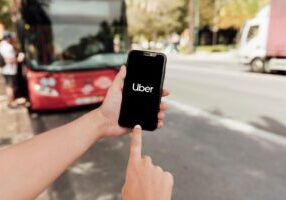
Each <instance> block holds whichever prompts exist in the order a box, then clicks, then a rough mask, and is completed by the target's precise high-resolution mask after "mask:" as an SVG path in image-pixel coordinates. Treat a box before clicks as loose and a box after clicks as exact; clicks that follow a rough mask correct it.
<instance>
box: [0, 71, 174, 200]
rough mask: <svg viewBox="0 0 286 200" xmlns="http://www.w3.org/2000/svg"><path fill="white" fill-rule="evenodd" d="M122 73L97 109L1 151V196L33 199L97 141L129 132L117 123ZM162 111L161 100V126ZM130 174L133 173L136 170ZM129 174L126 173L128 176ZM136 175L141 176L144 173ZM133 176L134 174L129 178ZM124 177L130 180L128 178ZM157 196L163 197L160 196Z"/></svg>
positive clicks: (6, 199) (163, 108)
mask: <svg viewBox="0 0 286 200" xmlns="http://www.w3.org/2000/svg"><path fill="white" fill-rule="evenodd" d="M125 75H126V69H125V67H122V68H121V70H120V72H119V73H118V74H117V76H116V77H115V80H114V81H113V84H112V86H111V87H110V88H109V90H108V92H107V95H106V98H105V100H104V102H103V104H102V106H101V107H100V108H98V109H96V110H94V111H91V112H90V113H88V114H86V115H84V116H83V117H81V118H79V119H77V120H75V121H73V122H71V123H69V124H66V125H64V126H61V127H59V128H56V129H54V130H50V131H48V132H46V133H44V134H40V135H37V136H35V137H33V138H32V139H30V140H27V141H25V142H23V143H20V144H17V145H14V146H11V147H9V148H6V149H4V150H1V151H0V194H1V199H5V200H10V199H11V200H18V199H19V200H30V199H35V198H36V197H37V196H38V195H39V194H40V193H41V192H43V191H44V190H45V189H46V188H47V187H48V186H49V185H50V184H52V183H53V182H54V181H55V180H56V179H57V178H58V177H59V176H60V175H61V174H62V173H63V172H64V171H65V170H66V169H67V168H68V167H69V166H70V165H71V164H72V163H74V162H75V161H76V160H77V159H78V158H80V156H82V155H83V154H84V153H85V152H86V151H87V150H88V149H89V148H90V147H91V146H92V145H93V144H94V143H96V142H97V141H98V140H100V139H102V138H108V137H116V136H121V135H124V134H126V133H128V132H130V130H129V129H126V128H122V127H120V126H119V125H118V118H119V112H120V105H121V101H122V87H123V81H124V78H125ZM168 94H169V92H168V91H167V90H164V91H163V95H162V96H167V95H168ZM164 110H166V105H165V104H163V103H162V104H161V105H160V112H159V113H158V118H159V121H158V128H160V127H162V126H163V119H164ZM129 168H130V167H129ZM131 169H132V168H131ZM140 170H147V171H150V169H149V168H144V167H142V168H140ZM128 171H130V170H128ZM159 174H160V173H158V175H156V176H158V178H159V180H161V175H159ZM133 175H134V176H137V173H134V174H133ZM146 175H147V173H146ZM131 176H132V175H129V176H128V177H131ZM140 176H141V177H143V176H144V173H142V174H141V175H140ZM135 179H136V177H134V178H133V179H132V180H135ZM128 180H130V179H129V178H128V179H127V181H128ZM164 180H165V179H164ZM145 181H146V183H145V185H147V184H148V183H149V182H150V181H149V180H148V177H147V178H145V179H142V178H141V179H140V183H141V182H145ZM127 185H130V186H131V184H130V181H128V184H127ZM124 188H125V191H127V192H129V191H130V192H132V193H130V194H133V192H135V191H134V188H133V189H130V190H129V189H128V186H126V184H125V187H124ZM137 189H138V191H137V194H138V196H140V195H141V193H142V194H143V193H144V192H145V191H143V190H141V189H140V188H139V187H137ZM139 190H140V191H139ZM152 191H153V190H152ZM153 192H154V191H153ZM157 192H158V191H157ZM169 192H170V191H169ZM148 194H149V193H148ZM143 196H144V195H143ZM145 196H146V195H145ZM160 199H162V200H165V199H163V198H160Z"/></svg>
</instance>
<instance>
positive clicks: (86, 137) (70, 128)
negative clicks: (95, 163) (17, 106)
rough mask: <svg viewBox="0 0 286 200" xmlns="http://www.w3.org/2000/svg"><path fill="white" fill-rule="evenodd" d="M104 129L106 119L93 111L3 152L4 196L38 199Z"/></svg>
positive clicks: (0, 190)
mask: <svg viewBox="0 0 286 200" xmlns="http://www.w3.org/2000/svg"><path fill="white" fill-rule="evenodd" d="M103 132H104V121H103V119H102V118H101V117H100V116H99V114H98V112H97V111H93V112H92V113H89V114H87V115H85V116H83V117H82V118H80V119H78V120H76V121H74V122H72V123H70V124H67V125H65V126H62V127H59V128H57V129H54V130H51V131H48V132H46V133H44V134H41V135H38V136H36V137H34V138H32V139H30V140H28V141H26V142H24V143H21V144H18V145H15V146H13V147H11V148H8V149H5V150H3V151H1V152H0V194H1V198H3V199H13V200H14V199H15V200H16V199H33V198H35V197H36V196H37V195H39V193H41V192H42V191H43V190H44V189H45V188H46V187H48V185H50V184H51V183H52V182H53V181H54V180H55V179H56V178H57V177H58V176H59V175H60V174H61V173H63V172H64V170H65V169H66V168H68V166H69V165H71V164H72V163H73V162H74V161H75V160H77V159H78V158H79V157H80V156H81V155H82V154H83V153H84V152H86V151H87V150H88V148H89V147H90V146H91V145H92V144H93V143H94V142H96V141H97V140H98V139H99V138H100V137H101V136H102V134H103ZM3 195H4V196H3Z"/></svg>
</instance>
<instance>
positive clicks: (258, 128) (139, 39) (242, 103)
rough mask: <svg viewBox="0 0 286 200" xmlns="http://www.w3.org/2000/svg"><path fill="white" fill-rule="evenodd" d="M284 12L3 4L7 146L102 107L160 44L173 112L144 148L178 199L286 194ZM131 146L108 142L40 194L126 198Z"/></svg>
mask: <svg viewBox="0 0 286 200" xmlns="http://www.w3.org/2000/svg"><path fill="white" fill-rule="evenodd" d="M285 9H286V1H285V0H173V1H168V0H126V1H123V0H13V1H12V0H0V38H1V42H0V55H1V56H0V71H1V72H2V76H0V127H1V130H0V148H5V147H7V146H9V145H12V144H15V143H17V142H20V141H23V140H26V139H28V138H30V137H32V136H33V135H36V134H40V133H42V132H44V131H47V130H49V129H51V128H55V127H57V126H60V125H63V124H66V123H68V122H70V121H71V120H73V119H76V118H78V117H79V116H81V115H83V114H85V113H86V112H88V111H90V110H92V109H95V108H97V107H98V106H99V105H100V103H101V102H102V101H103V100H104V97H105V94H106V91H107V89H108V88H109V86H110V85H111V83H112V80H113V78H114V76H115V75H116V73H117V72H118V69H119V67H120V66H121V65H122V64H124V63H125V62H126V58H127V53H128V51H129V50H130V49H142V50H151V51H160V52H163V53H165V54H166V55H167V58H168V63H167V72H166V79H165V87H167V88H168V89H170V91H171V96H170V97H168V98H167V99H163V101H166V102H167V103H168V105H169V110H168V112H167V115H166V121H165V125H164V128H162V129H160V130H157V131H156V132H154V133H153V132H145V134H144V137H143V145H144V150H143V152H144V154H147V155H150V156H152V158H153V160H154V162H155V164H159V165H161V166H162V167H163V168H164V169H166V170H168V171H170V172H172V173H173V174H174V178H175V187H174V195H173V199H178V200H180V199H182V200H183V199H184V200H185V199H190V200H196V199H200V200H202V199H213V200H224V199H232V200H241V199H245V200H248V199H249V200H269V199H273V200H274V199H275V200H276V199H277V200H278V199H281V200H282V199H285V197H286V190H285V185H286V174H285V166H286V158H285V153H286V138H285V137H286V122H285V118H286V106H285V105H284V103H285V102H286V93H285V87H286V77H285V71H286V39H285V35H286V12H285ZM8 47H9V48H10V49H12V51H10V52H7V48H8ZM1 57H2V58H3V59H2V64H1ZM8 58H9V59H11V60H13V62H12V63H8V62H7V60H8ZM3 61H4V62H3ZM11 66H12V67H11ZM11 68H13V70H11ZM7 75H8V76H9V77H10V78H11V77H12V79H10V78H9V80H7ZM128 148H129V138H128V137H122V138H117V139H108V140H102V141H100V142H99V143H97V144H96V145H95V146H94V147H93V148H92V149H90V151H88V152H87V154H85V156H83V157H82V158H81V159H80V160H78V161H77V162H76V163H75V164H74V165H73V166H71V167H70V168H69V169H68V170H67V172H66V173H64V174H63V175H62V176H61V177H60V178H59V179H58V180H57V181H56V182H55V183H54V184H53V185H51V186H50V188H49V189H48V190H47V191H45V192H44V193H43V194H42V195H41V196H40V197H39V199H40V200H91V199H92V200H94V199H96V200H116V199H120V191H121V187H122V184H123V182H124V175H125V174H124V173H125V167H126V162H127V157H128ZM27 176H28V175H27ZM27 181H28V179H27Z"/></svg>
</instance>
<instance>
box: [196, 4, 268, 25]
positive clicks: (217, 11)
mask: <svg viewBox="0 0 286 200" xmlns="http://www.w3.org/2000/svg"><path fill="white" fill-rule="evenodd" d="M197 1H199V3H200V18H201V19H200V25H201V26H210V27H216V28H217V29H226V28H237V29H239V28H240V27H241V26H242V25H243V24H244V22H245V21H246V20H247V19H249V18H252V17H254V16H255V15H256V14H257V12H258V11H259V10H260V9H261V8H262V7H263V6H265V5H266V4H267V3H269V0H197Z"/></svg>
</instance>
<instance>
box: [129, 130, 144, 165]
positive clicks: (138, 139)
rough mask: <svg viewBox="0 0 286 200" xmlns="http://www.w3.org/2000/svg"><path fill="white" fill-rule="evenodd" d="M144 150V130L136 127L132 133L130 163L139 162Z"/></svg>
mask: <svg viewBox="0 0 286 200" xmlns="http://www.w3.org/2000/svg"><path fill="white" fill-rule="evenodd" d="M141 149H142V128H141V126H140V125H136V126H135V127H134V129H133V130H132V133H131V142H130V156H129V161H136V162H137V161H139V160H140V159H141Z"/></svg>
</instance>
